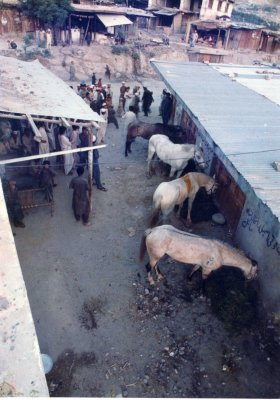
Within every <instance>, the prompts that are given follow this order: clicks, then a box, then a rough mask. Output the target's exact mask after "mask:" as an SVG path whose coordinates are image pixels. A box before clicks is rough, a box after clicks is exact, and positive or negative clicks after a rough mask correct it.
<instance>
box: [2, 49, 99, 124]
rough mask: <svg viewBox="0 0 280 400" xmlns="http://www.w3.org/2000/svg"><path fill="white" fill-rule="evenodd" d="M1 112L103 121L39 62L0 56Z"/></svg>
mask: <svg viewBox="0 0 280 400" xmlns="http://www.w3.org/2000/svg"><path fill="white" fill-rule="evenodd" d="M0 98H1V103H0V111H2V112H4V113H5V112H8V113H19V114H31V115H41V116H52V117H60V118H74V119H80V120H84V121H97V122H98V121H103V118H101V117H100V116H99V115H98V114H97V113H96V112H94V111H92V109H91V108H90V107H89V106H88V105H87V104H86V103H85V101H84V100H83V99H82V98H81V97H80V96H78V95H77V94H76V93H75V91H74V90H73V89H71V88H70V87H69V86H68V85H67V84H66V83H65V82H63V81H62V80H61V79H60V78H58V77H57V76H56V75H54V74H53V73H52V72H51V71H49V70H48V69H47V68H45V67H44V66H43V65H42V64H40V62H39V61H38V60H36V61H31V62H26V61H20V60H17V59H16V58H12V57H4V56H0Z"/></svg>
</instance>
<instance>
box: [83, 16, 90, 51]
mask: <svg viewBox="0 0 280 400" xmlns="http://www.w3.org/2000/svg"><path fill="white" fill-rule="evenodd" d="M89 23H90V18H88V23H87V28H86V31H85V34H84V37H83V41H82V45H83V44H84V40H86V37H87V33H88V27H89Z"/></svg>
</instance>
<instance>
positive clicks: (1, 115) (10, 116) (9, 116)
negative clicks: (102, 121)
mask: <svg viewBox="0 0 280 400" xmlns="http://www.w3.org/2000/svg"><path fill="white" fill-rule="evenodd" d="M0 118H8V119H10V118H11V119H27V116H26V115H14V114H1V112H0ZM32 119H33V121H36V122H49V123H51V124H59V123H60V119H48V118H41V117H32ZM65 120H66V119H65ZM67 122H68V123H69V124H70V125H78V126H87V127H90V126H92V125H93V126H94V127H95V128H99V125H98V123H97V122H95V121H89V122H77V121H74V122H73V121H67Z"/></svg>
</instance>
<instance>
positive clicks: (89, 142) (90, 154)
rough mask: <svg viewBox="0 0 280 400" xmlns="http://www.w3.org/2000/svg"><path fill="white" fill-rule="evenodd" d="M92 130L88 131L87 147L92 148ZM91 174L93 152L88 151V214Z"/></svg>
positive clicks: (90, 198) (90, 200)
mask: <svg viewBox="0 0 280 400" xmlns="http://www.w3.org/2000/svg"><path fill="white" fill-rule="evenodd" d="M92 137H93V134H92V128H89V130H88V145H89V146H92ZM92 173H93V151H92V150H89V151H88V186H89V189H88V193H89V204H90V213H91V212H92Z"/></svg>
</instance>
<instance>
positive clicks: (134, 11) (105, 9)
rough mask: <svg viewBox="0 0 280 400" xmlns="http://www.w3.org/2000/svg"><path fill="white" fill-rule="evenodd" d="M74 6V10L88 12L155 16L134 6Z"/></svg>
mask: <svg viewBox="0 0 280 400" xmlns="http://www.w3.org/2000/svg"><path fill="white" fill-rule="evenodd" d="M72 8H73V10H74V11H81V12H87V13H104V14H105V13H106V14H107V13H109V14H110V13H111V14H113V13H115V14H126V15H137V16H139V17H150V18H154V16H153V14H152V13H150V12H148V11H146V10H142V9H140V8H134V7H121V6H117V5H110V6H109V5H97V4H73V3H72Z"/></svg>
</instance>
